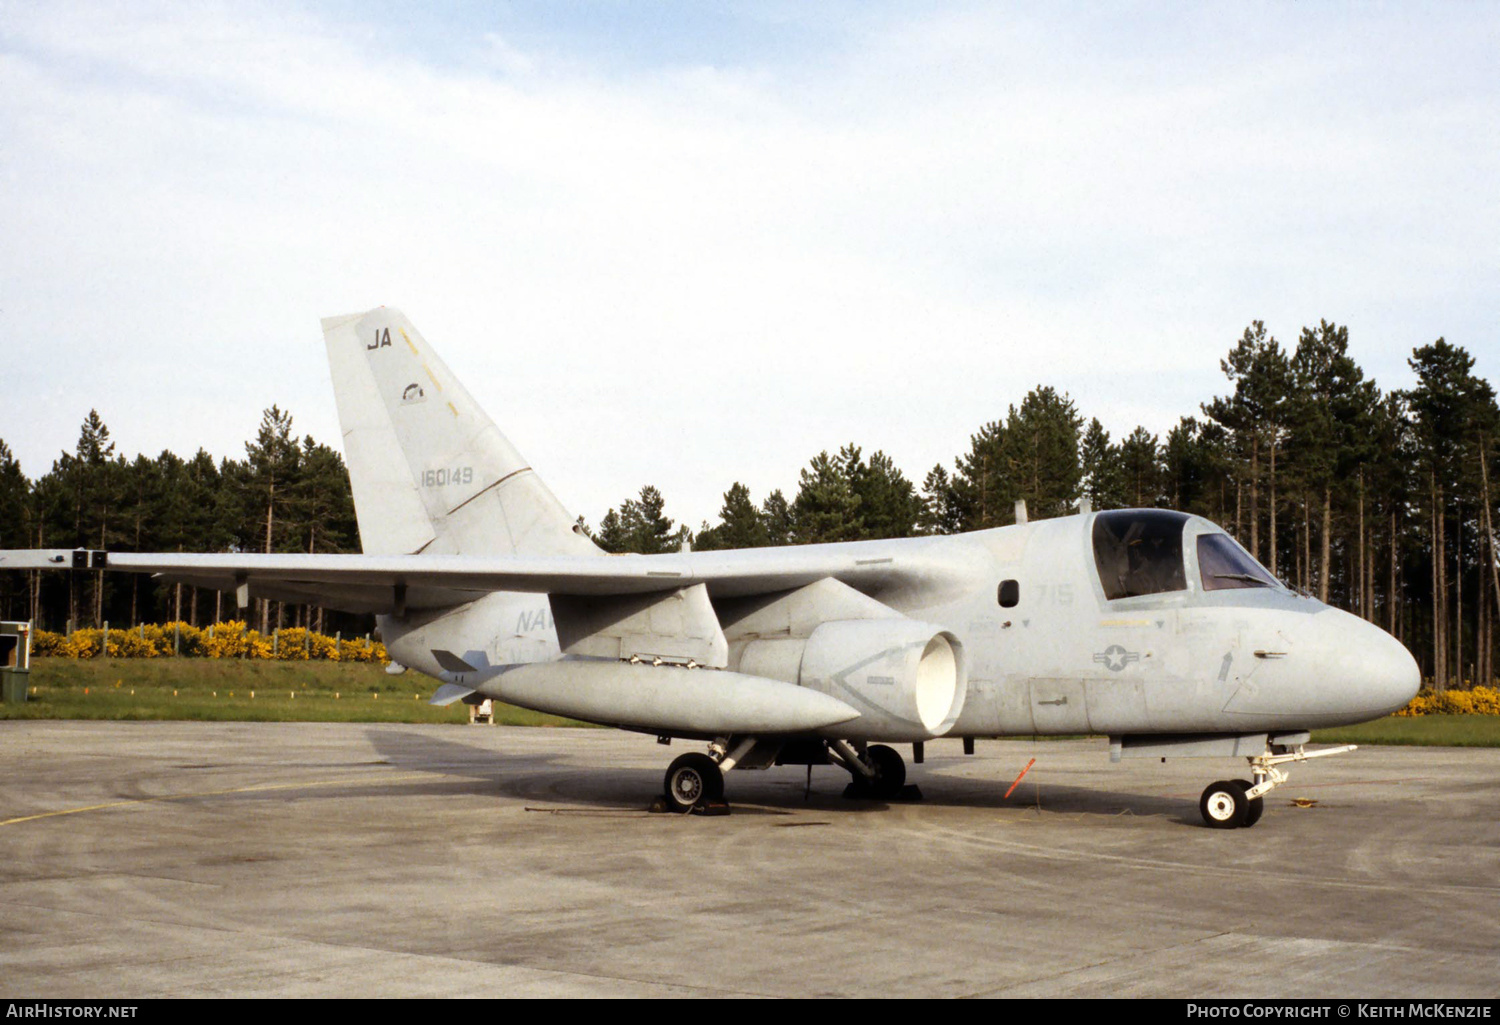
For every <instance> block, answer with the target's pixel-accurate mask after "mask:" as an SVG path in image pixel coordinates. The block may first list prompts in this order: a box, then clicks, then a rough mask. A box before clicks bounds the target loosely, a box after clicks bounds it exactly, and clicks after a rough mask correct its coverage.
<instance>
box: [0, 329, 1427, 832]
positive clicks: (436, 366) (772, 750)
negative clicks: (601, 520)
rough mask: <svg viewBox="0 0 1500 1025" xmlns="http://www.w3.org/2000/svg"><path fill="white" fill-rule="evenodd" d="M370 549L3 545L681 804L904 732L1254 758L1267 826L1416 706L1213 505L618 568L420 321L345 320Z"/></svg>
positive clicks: (864, 787)
mask: <svg viewBox="0 0 1500 1025" xmlns="http://www.w3.org/2000/svg"><path fill="white" fill-rule="evenodd" d="M323 332H324V336H325V340H326V342H327V348H328V359H329V363H330V364H331V367H332V373H333V384H334V392H335V395H336V398H337V401H338V413H339V420H340V423H341V426H342V429H343V435H344V450H345V453H346V455H347V459H348V467H349V476H350V481H351V483H352V486H353V493H354V501H355V509H356V515H357V518H358V521H359V533H360V541H361V547H362V551H363V554H361V555H247V554H213V555H193V554H135V553H108V554H106V553H104V552H87V551H78V552H73V551H30V552H5V553H0V566H3V567H4V568H8V569H21V568H47V567H58V566H60V565H66V566H86V567H89V568H97V567H101V566H102V567H107V568H108V569H111V570H117V571H124V572H134V573H149V574H154V575H156V576H158V577H160V578H162V579H164V580H167V581H180V582H183V583H188V584H194V585H197V586H199V587H207V588H218V589H221V590H225V591H233V592H234V593H235V595H236V597H237V599H238V603H239V605H240V607H245V606H247V605H248V604H249V601H250V599H251V598H252V597H261V598H270V599H277V600H283V601H292V602H315V603H318V604H321V605H324V606H328V607H332V608H338V609H345V610H350V611H355V612H368V613H374V614H375V615H376V617H377V621H378V623H379V628H380V635H381V637H382V638H383V639H384V641H385V645H386V650H387V652H388V653H389V655H390V657H391V658H392V659H394V660H395V661H396V662H397V663H399V665H402V666H406V667H409V668H412V669H416V670H418V671H420V672H423V673H426V674H428V675H429V676H432V677H434V678H435V679H437V680H438V681H440V682H441V686H440V687H438V688H437V691H436V693H435V695H434V697H433V701H434V702H435V703H439V704H443V703H448V702H453V701H460V700H466V701H470V702H477V701H480V700H482V699H485V698H492V699H497V700H502V701H506V702H510V703H512V704H515V705H520V706H523V707H526V708H531V709H536V710H539V711H543V712H552V713H556V714H559V715H564V716H570V717H572V718H575V719H580V720H586V721H589V722H595V723H602V724H607V725H611V726H617V727H621V728H623V729H628V730H635V731H640V732H643V733H647V734H652V735H655V736H657V737H659V738H661V739H662V740H664V741H667V740H670V739H672V738H678V739H687V740H690V741H698V742H703V743H704V744H705V745H706V748H705V749H704V750H701V751H694V752H692V753H688V754H684V755H682V756H680V757H678V758H677V759H676V760H675V761H673V762H672V763H671V765H670V766H669V767H668V769H667V771H666V778H665V782H664V790H665V800H666V802H667V804H668V806H669V807H671V808H673V809H676V810H681V811H688V810H693V809H700V808H704V807H707V806H715V805H717V806H722V804H723V797H724V774H725V773H726V772H728V771H729V770H731V769H738V770H763V769H767V768H769V767H771V766H775V765H778V764H797V765H811V764H833V765H837V766H841V767H842V768H843V769H845V770H847V771H848V773H849V774H850V776H851V785H850V789H849V791H848V792H849V793H851V794H852V795H856V796H859V795H864V796H868V797H871V798H876V799H888V798H891V797H893V796H895V795H896V794H897V793H898V792H899V791H900V790H901V789H902V788H903V784H904V783H905V777H906V766H905V763H904V761H903V759H902V757H901V755H900V754H898V753H897V751H896V750H895V749H894V748H892V747H891V746H889V745H891V744H893V743H899V744H912V745H914V749H915V750H917V751H921V750H922V748H921V745H924V744H925V743H927V742H930V741H934V740H937V739H939V738H955V739H957V738H962V739H963V741H964V744H965V747H966V749H969V750H972V741H973V738H976V737H1007V736H1033V735H1047V734H1102V735H1106V736H1108V737H1109V744H1110V752H1111V755H1112V757H1114V758H1120V757H1130V756H1150V757H1166V756H1174V757H1176V756H1202V757H1243V758H1245V759H1246V761H1247V763H1248V770H1249V771H1248V775H1249V777H1250V778H1249V779H1230V780H1221V781H1218V782H1214V783H1211V784H1210V785H1209V786H1208V788H1207V789H1206V790H1204V792H1203V796H1202V799H1201V801H1200V802H1199V805H1200V810H1201V812H1202V815H1203V818H1204V820H1205V821H1206V822H1207V823H1208V824H1209V825H1210V826H1215V827H1221V828H1231V827H1236V826H1248V825H1251V824H1253V823H1254V822H1255V821H1256V820H1257V819H1259V818H1260V815H1261V811H1262V809H1263V798H1264V796H1265V794H1266V793H1267V792H1269V791H1270V790H1271V789H1272V788H1274V787H1276V786H1278V785H1279V784H1281V783H1282V782H1284V781H1285V780H1286V770H1285V769H1284V768H1283V766H1285V765H1286V764H1287V763H1290V762H1294V761H1300V760H1304V759H1308V758H1313V757H1315V756H1318V755H1323V754H1333V753H1337V752H1339V751H1343V750H1347V748H1333V749H1313V750H1308V749H1307V748H1306V747H1305V746H1304V745H1306V744H1307V743H1308V742H1309V739H1310V738H1309V732H1308V731H1309V730H1312V729H1316V728H1320V727H1327V726H1337V725H1340V724H1346V723H1354V722H1360V721H1363V720H1367V719H1373V718H1377V717H1380V716H1383V715H1386V714H1388V713H1390V712H1392V711H1394V710H1396V709H1398V708H1400V707H1401V706H1402V705H1404V704H1405V703H1406V702H1407V701H1408V700H1409V699H1410V698H1411V697H1412V695H1413V694H1415V693H1416V690H1417V686H1418V682H1419V673H1418V670H1417V666H1416V663H1415V662H1414V660H1413V659H1412V657H1411V655H1410V653H1408V652H1407V650H1406V649H1405V648H1404V647H1402V645H1401V644H1400V643H1399V642H1398V641H1397V640H1395V638H1393V637H1391V636H1390V635H1389V634H1387V633H1385V632H1384V631H1382V630H1380V629H1379V628H1377V627H1375V626H1373V625H1371V624H1370V623H1367V622H1365V621H1363V620H1361V619H1359V618H1357V617H1355V616H1352V615H1349V614H1348V613H1346V612H1342V611H1340V610H1338V609H1334V608H1330V607H1329V606H1327V605H1325V604H1323V603H1322V602H1319V601H1317V600H1315V599H1313V598H1311V597H1308V596H1306V595H1302V594H1298V593H1296V592H1294V591H1292V590H1291V589H1289V588H1287V587H1285V586H1284V585H1283V584H1281V583H1280V582H1279V581H1278V580H1276V578H1275V577H1273V576H1272V575H1271V574H1270V573H1268V572H1267V571H1266V570H1265V569H1264V568H1263V567H1262V566H1261V565H1260V564H1259V563H1258V562H1257V561H1256V560H1255V559H1254V558H1253V557H1251V555H1250V554H1249V553H1248V552H1246V551H1245V549H1243V548H1242V547H1241V546H1240V545H1239V544H1238V543H1236V541H1235V540H1234V539H1233V538H1232V537H1231V536H1230V535H1228V534H1227V533H1225V532H1224V531H1223V530H1222V529H1220V528H1219V527H1217V526H1215V525H1214V524H1213V523H1210V522H1209V521H1208V520H1205V519H1202V518H1200V517H1197V516H1189V515H1186V514H1184V513H1180V512H1171V511H1168V510H1164V509H1120V510H1110V511H1106V512H1085V513H1081V514H1079V515H1073V516H1063V517H1059V518H1055V519H1045V520H1038V521H1034V522H1019V523H1017V524H1016V525H1015V526H1009V527H1000V528H997V529H993V530H981V531H975V532H973V533H968V534H960V535H955V536H935V537H915V538H902V539H895V540H881V541H856V542H849V543H843V544H816V545H805V546H799V547H784V548H762V549H753V550H742V551H707V552H691V551H682V552H677V553H671V554H664V555H629V556H616V557H611V556H607V555H606V554H605V553H604V552H602V551H600V550H599V548H598V547H596V546H595V545H594V543H593V542H592V541H591V540H590V539H589V538H588V537H587V536H585V535H584V534H583V533H582V532H581V530H580V529H579V528H578V527H577V525H576V521H575V519H574V517H573V516H572V515H570V514H569V513H568V512H567V511H566V510H565V509H564V508H563V506H562V505H561V503H559V501H558V500H557V499H556V498H555V497H554V496H553V494H552V492H551V491H550V490H548V488H547V486H546V485H545V484H544V483H543V482H542V479H541V478H540V477H539V476H538V475H537V474H536V472H535V471H533V470H532V468H531V467H530V466H529V465H528V464H527V462H526V460H525V459H523V458H522V457H521V455H520V453H518V452H517V451H516V449H515V448H514V447H513V446H512V445H511V444H510V442H509V441H507V440H506V438H505V436H504V435H502V434H501V433H500V431H499V430H498V429H497V428H496V427H495V425H494V423H492V422H491V421H490V419H489V417H487V416H486V415H485V413H484V412H483V411H482V410H481V409H480V407H479V405H478V404H477V403H475V401H474V400H473V399H472V398H471V397H470V396H469V394H468V392H467V391H466V390H465V389H464V387H463V385H461V384H460V383H459V382H458V381H457V380H456V379H455V378H454V377H453V375H452V374H451V373H450V372H449V370H448V368H447V366H445V365H444V363H443V362H442V360H440V359H439V358H438V356H437V354H436V353H435V352H433V350H432V349H431V348H430V347H429V346H428V344H427V342H426V341H425V340H424V339H423V338H422V336H421V335H420V334H419V333H418V332H417V329H416V328H415V327H413V326H412V324H411V322H410V321H408V320H407V319H406V317H405V316H403V315H402V314H401V313H399V312H397V311H395V310H391V309H385V308H381V309H376V310H371V311H369V312H367V313H359V314H353V315H349V316H342V317H333V318H330V319H328V320H325V321H324V322H323Z"/></svg>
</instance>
